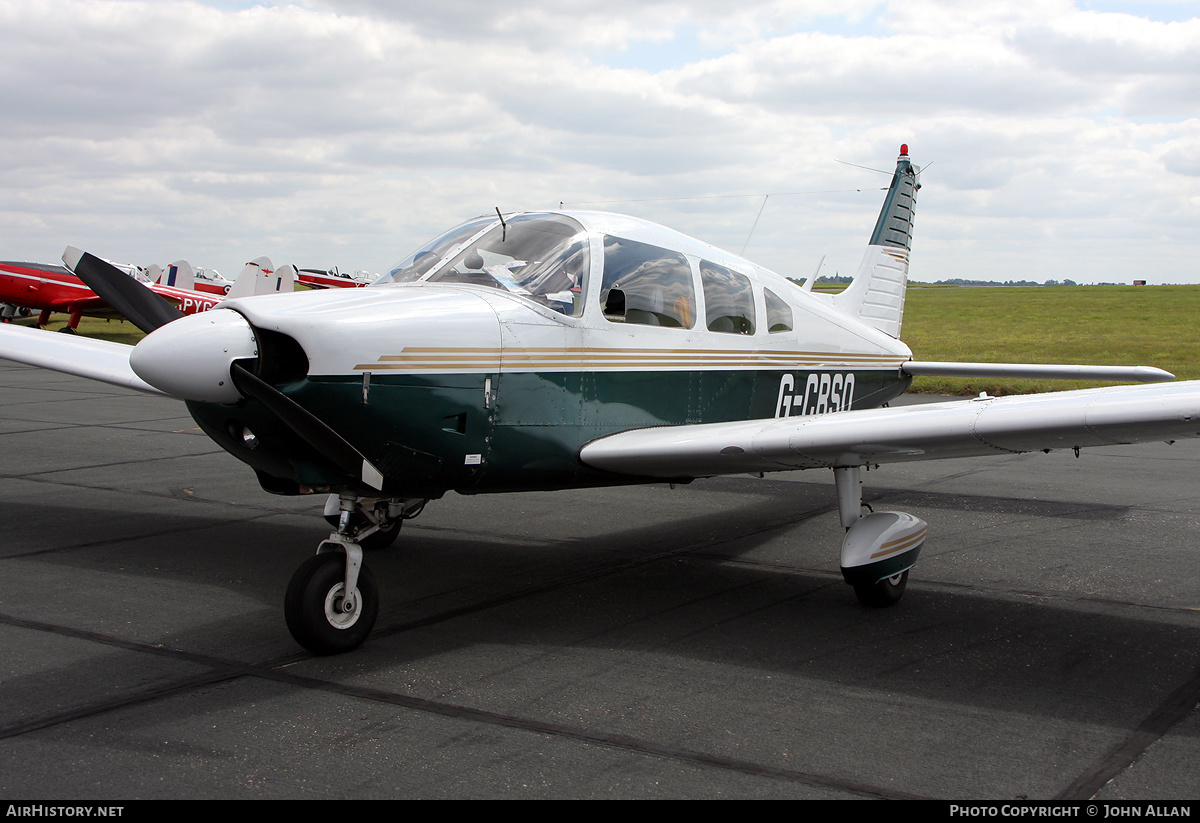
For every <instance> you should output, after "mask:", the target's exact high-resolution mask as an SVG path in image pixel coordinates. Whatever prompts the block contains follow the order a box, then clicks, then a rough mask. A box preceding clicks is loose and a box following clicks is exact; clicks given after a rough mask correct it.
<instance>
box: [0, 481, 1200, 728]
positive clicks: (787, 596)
mask: <svg viewBox="0 0 1200 823" xmlns="http://www.w3.org/2000/svg"><path fill="white" fill-rule="evenodd" d="M695 489H696V491H699V492H700V493H699V494H696V493H695V491H693V490H683V491H675V492H668V491H667V490H665V489H657V488H656V489H652V490H651V489H609V490H600V491H592V492H570V493H567V494H566V496H565V497H560V496H559V495H550V494H542V495H521V496H514V497H491V498H486V499H484V498H478V499H476V498H448V499H447V500H445V501H441V502H440V503H438V505H439V506H441V507H444V511H443V514H442V515H441V516H439V517H435V518H430V519H429V521H416V522H415V523H413V524H410V525H408V526H406V527H405V532H404V534H402V535H401V538H400V541H399V542H398V543H397V544H396V546H395V547H393V548H391V549H389V550H385V551H383V552H377V553H373V557H372V561H371V562H372V564H373V566H374V569H375V572H376V575H377V577H378V578H379V585H380V591H381V593H382V598H383V600H382V606H381V611H380V617H379V622H378V624H377V627H376V630H375V632H374V633H373V635H372V637H371V639H370V640H368V642H367V643H366V645H365V646H364V647H363V649H361V650H360V651H359V652H357V653H356V654H354V655H350V656H348V657H347V658H344V659H343V658H330V659H328V660H327V661H326V662H324V663H322V664H321V665H322V668H325V667H328V669H330V670H332V671H337V670H339V669H340V668H341V667H344V666H353V667H356V668H357V669H358V670H359V671H366V672H372V671H374V672H376V673H379V674H384V675H385V676H386V672H388V670H389V669H392V668H395V669H397V670H401V671H408V672H412V671H413V670H415V669H420V668H421V667H422V666H423V665H424V664H425V663H426V662H433V661H435V660H437V659H439V658H443V657H445V656H447V655H453V654H454V653H455V652H459V651H462V650H468V649H471V648H475V647H493V648H497V647H498V648H502V649H507V650H509V651H508V653H510V654H513V655H514V656H515V657H517V658H520V659H523V660H527V659H530V658H535V657H540V658H542V659H543V663H542V664H541V665H542V666H543V667H547V666H548V667H550V668H553V661H554V660H555V659H556V658H568V657H572V656H574V655H576V654H578V653H580V652H585V653H586V652H594V651H596V650H600V651H603V652H605V653H607V654H615V655H617V656H618V657H619V658H620V659H622V660H623V661H626V662H628V663H630V665H635V666H636V660H637V658H638V657H639V656H641V657H644V658H645V659H646V661H647V665H661V660H662V659H663V657H664V656H665V657H668V658H671V659H681V660H686V661H688V665H695V666H698V667H700V668H701V669H702V670H705V671H709V672H710V673H711V675H712V676H713V677H716V678H720V677H721V676H722V675H721V672H722V671H723V670H724V669H725V667H730V666H731V667H736V669H737V670H738V671H739V672H742V673H743V674H744V673H745V672H747V671H749V672H750V673H751V674H752V676H751V678H750V685H749V686H748V688H750V689H754V688H755V686H754V685H753V684H754V682H755V681H756V680H757V679H758V678H761V679H762V683H763V687H764V688H774V687H773V686H771V687H768V686H767V685H766V683H767V681H768V680H769V679H771V678H778V677H779V676H782V677H784V678H785V679H790V682H795V683H808V684H809V687H811V688H817V685H816V684H823V687H827V688H833V689H836V690H847V689H849V690H855V689H858V690H871V691H875V690H886V691H887V692H888V693H891V694H896V695H903V696H905V697H907V698H910V699H922V700H925V699H939V700H946V701H950V702H952V703H957V704H960V705H964V706H966V707H967V708H971V707H978V708H980V709H987V710H990V711H1006V712H1015V713H1020V714H1023V715H1033V716H1044V717H1046V718H1048V719H1059V720H1064V721H1080V720H1085V721H1086V722H1088V723H1091V724H1099V725H1109V724H1111V725H1113V726H1120V727H1125V726H1127V725H1128V723H1129V721H1130V713H1131V712H1133V713H1135V714H1136V713H1137V712H1138V711H1142V710H1141V709H1139V708H1137V707H1139V706H1145V705H1153V704H1155V703H1156V702H1157V701H1158V700H1159V699H1161V696H1162V695H1163V694H1164V693H1167V692H1170V691H1172V690H1173V689H1175V688H1176V687H1177V686H1178V685H1179V684H1180V683H1181V682H1184V681H1188V680H1190V679H1192V678H1194V677H1195V676H1196V672H1197V669H1198V667H1200V629H1198V628H1196V627H1194V626H1191V625H1188V623H1187V622H1186V621H1184V620H1180V619H1178V617H1177V614H1175V613H1172V612H1171V611H1170V610H1163V611H1155V610H1153V609H1144V610H1140V611H1139V609H1138V608H1136V607H1135V606H1132V605H1130V604H1128V603H1123V604H1113V603H1105V602H1104V600H1103V598H1096V599H1094V600H1093V599H1089V598H1086V597H1083V596H1079V595H1078V594H1075V593H1063V595H1062V596H1061V597H1056V596H1054V593H1050V596H1042V594H1043V593H1029V592H1023V591H1019V590H1005V589H1004V588H1003V587H1000V586H995V585H992V584H987V585H983V584H981V585H979V586H969V585H962V584H956V583H953V582H950V583H947V582H938V580H937V579H936V575H937V565H936V563H930V562H927V564H926V568H927V572H926V575H925V577H924V578H920V577H919V578H917V579H914V580H913V581H912V583H911V584H910V585H911V586H912V587H913V588H914V589H915V591H914V592H913V594H914V595H916V596H910V597H909V598H907V599H906V601H905V602H904V604H903V605H901V606H899V607H898V608H894V609H886V610H871V609H865V608H863V607H861V606H859V604H858V603H857V602H856V601H855V599H854V597H853V596H852V595H851V593H850V591H849V588H848V587H847V586H845V585H844V584H843V583H842V581H841V579H840V575H839V574H838V573H837V566H836V558H830V557H829V553H828V537H829V535H828V532H829V530H830V528H836V499H835V498H834V496H833V494H832V492H831V490H830V489H829V487H828V485H827V484H823V483H816V482H814V483H807V482H773V481H756V480H751V479H726V480H722V481H716V482H714V483H713V484H712V485H710V486H708V487H707V488H706V487H705V485H704V484H703V483H697V484H696V485H695ZM679 495H684V496H683V497H679ZM589 496H591V497H589ZM710 496H715V497H718V498H720V499H719V501H716V502H719V505H710V504H709V501H708V500H707V498H708V497H710ZM880 496H881V497H895V496H903V497H905V498H906V499H907V500H909V501H911V502H912V504H914V505H918V506H928V507H941V506H950V505H951V503H952V502H953V504H954V505H955V506H956V507H957V508H960V509H962V508H967V507H971V506H975V507H978V508H977V509H976V510H979V509H983V510H985V511H987V512H988V513H1000V514H1003V513H1006V512H1007V511H1008V510H1010V509H1019V512H1020V513H1021V514H1023V515H1027V516H1028V515H1030V514H1031V507H1032V514H1034V515H1035V516H1038V517H1072V516H1075V514H1074V513H1075V512H1077V511H1078V510H1079V504H1078V503H1071V502H1056V501H1045V500H1040V501H1012V500H1007V499H1003V498H996V499H990V500H989V499H987V498H979V497H975V498H969V497H966V498H965V497H964V496H962V495H947V494H939V493H929V492H924V491H910V490H903V489H893V490H891V491H888V492H886V493H881V495H880ZM597 497H598V498H599V500H598V501H597V500H596V499H595V498H597ZM647 498H649V499H647ZM585 499H589V500H592V502H593V503H594V504H595V505H593V507H592V508H591V509H589V510H588V512H587V513H586V514H584V515H580V516H579V517H578V518H577V519H576V520H575V521H573V522H575V527H574V528H573V529H566V530H560V531H555V530H554V528H553V525H554V524H555V523H557V524H559V525H561V524H562V522H565V518H567V515H566V514H565V512H567V511H569V510H571V509H572V507H574V506H576V505H578V504H579V503H580V501H583V500H585ZM661 500H675V501H677V505H678V507H679V509H680V510H679V511H672V510H671V509H669V508H667V509H663V508H659V509H658V512H659V514H658V515H657V516H656V517H654V518H645V517H642V516H640V514H641V513H640V512H635V513H634V515H633V516H628V517H616V516H611V515H609V514H606V512H607V511H611V506H612V505H615V503H614V501H616V502H623V503H625V504H626V505H627V506H628V507H629V508H632V509H636V508H637V507H638V506H644V507H649V508H655V507H657V506H661V505H662V503H661ZM550 502H553V506H555V507H557V508H555V509H553V510H551V511H550V513H549V514H548V515H547V516H546V517H545V519H544V520H542V521H540V522H539V521H538V520H537V518H536V517H534V518H530V517H526V516H523V514H522V511H517V512H516V513H515V518H516V521H517V522H521V523H525V524H526V526H525V527H524V533H523V534H520V535H517V534H513V533H512V532H513V531H514V530H515V529H516V527H515V526H514V525H513V524H512V523H509V522H508V521H505V525H504V527H503V528H501V529H498V530H497V532H500V531H503V532H505V533H493V534H491V535H488V534H486V530H481V525H482V524H483V523H485V522H486V521H488V520H489V519H492V520H493V521H494V520H495V519H496V516H497V514H496V513H497V510H498V509H510V511H509V512H508V516H513V512H512V511H511V509H512V508H514V507H515V508H517V509H523V510H530V511H532V510H538V511H541V512H542V513H543V514H544V515H545V514H546V509H545V508H544V507H545V506H547V505H550ZM185 505H186V504H181V507H183V506H185ZM431 505H432V504H431ZM33 508H35V509H37V511H34V512H32V513H31V516H33V517H35V518H38V519H43V518H44V519H45V520H47V521H53V520H54V519H55V518H59V519H60V522H61V521H62V520H65V519H67V518H74V522H91V518H92V516H93V514H94V515H96V516H99V515H100V514H101V513H100V512H95V513H92V512H89V511H88V510H86V509H84V510H80V509H78V508H72V507H68V506H56V505H52V504H38V505H35V506H34V507H33ZM456 511H458V512H460V513H461V516H459V515H456V514H454V512H456ZM110 514H111V512H110ZM1123 515H1124V507H1121V506H1092V507H1091V508H1089V511H1088V513H1087V518H1088V519H1090V520H1097V519H1100V520H1101V521H1110V522H1112V521H1119V520H1120V519H1121V518H1122V516H1123ZM138 517H139V518H141V520H140V521H139V523H138V530H139V531H140V532H142V533H143V534H145V535H149V537H137V536H134V535H131V536H129V537H128V539H125V538H117V539H113V540H111V541H105V540H103V539H101V538H102V537H103V536H102V535H93V538H94V544H93V545H92V546H90V547H83V548H64V549H63V550H61V551H52V552H42V553H36V554H24V555H23V556H18V557H13V556H11V555H10V556H9V558H8V559H7V561H6V562H13V561H16V562H20V563H22V564H23V568H25V569H26V570H27V571H26V573H29V574H32V575H34V578H33V579H34V580H35V582H36V580H37V577H38V575H39V572H38V571H37V569H38V568H42V569H43V570H47V569H50V568H52V567H57V568H58V569H60V570H61V569H72V570H76V571H85V572H88V573H89V574H94V575H100V576H103V575H105V574H107V575H109V576H110V577H113V576H117V577H118V579H117V581H116V582H115V583H111V584H108V588H107V589H104V585H106V584H102V583H101V584H98V589H97V590H96V591H94V592H89V593H88V594H86V595H83V596H82V598H83V600H84V601H86V602H88V603H98V602H101V601H104V600H108V599H110V598H112V599H118V600H119V599H121V598H123V597H125V596H127V591H140V592H153V591H154V590H155V588H156V587H161V586H162V585H163V584H164V583H166V582H170V583H171V584H173V585H172V586H171V590H172V592H173V594H171V595H164V596H163V597H160V598H157V599H156V598H155V597H153V596H150V597H146V598H144V602H143V603H142V604H141V605H137V606H134V607H132V608H131V611H130V612H129V613H128V614H127V615H126V616H127V617H128V618H129V620H128V621H127V623H126V624H125V625H113V624H114V622H115V621H112V620H109V621H108V622H107V625H108V628H106V627H105V625H104V624H101V625H92V626H87V627H86V628H87V629H89V630H93V631H96V632H98V633H100V634H102V635H105V634H111V635H112V636H115V637H132V638H134V639H137V640H139V641H140V642H146V643H154V644H161V645H162V646H165V647H167V648H172V649H179V650H181V651H183V652H197V653H201V654H212V655H216V656H220V657H223V658H225V659H228V660H241V661H243V662H262V661H264V660H266V661H270V660H271V659H275V658H279V657H286V656H288V655H292V654H294V653H295V652H296V649H295V646H294V645H293V643H292V641H291V640H290V638H289V637H288V635H287V633H286V631H285V630H284V629H283V628H282V626H281V625H280V624H279V621H278V620H277V603H278V601H279V597H280V593H281V591H282V590H283V588H284V587H285V585H286V582H287V577H288V575H289V573H290V570H291V568H292V566H293V565H294V562H295V559H296V557H297V556H303V554H304V553H305V552H307V551H309V548H308V547H309V546H311V544H312V543H313V541H314V534H315V532H316V531H319V530H316V529H314V528H312V527H311V526H307V527H306V526H301V525H297V524H299V523H302V522H304V521H302V520H301V519H300V518H298V517H295V516H293V515H290V514H285V515H283V517H282V520H280V521H274V520H273V519H272V518H270V517H267V518H264V519H261V520H248V521H247V520H241V521H236V520H231V519H230V518H229V516H228V515H227V514H214V515H212V516H207V515H202V514H193V513H191V512H190V511H189V512H181V513H180V514H178V515H176V514H153V513H151V514H139V515H138ZM166 535H172V536H170V537H169V538H167V537H164V536H166ZM234 535H236V539H234ZM165 539H169V540H170V549H169V550H167V551H164V548H163V541H164V540H165ZM933 543H934V541H931V544H933ZM1079 562H1080V563H1083V562H1084V561H1083V559H1082V558H1080V559H1079ZM85 579H86V578H85ZM218 590H224V591H227V592H228V594H229V596H230V597H231V598H234V599H240V600H244V601H247V602H249V603H251V604H257V608H251V609H249V610H248V611H241V612H239V613H231V614H222V613H221V609H220V608H217V607H214V608H213V609H212V610H211V611H205V610H204V609H203V608H202V607H200V608H198V607H197V606H196V605H195V604H189V603H186V602H185V603H183V604H181V608H182V611H183V612H184V613H185V614H190V615H192V616H191V618H187V617H185V618H183V619H178V618H177V617H176V615H177V613H178V611H179V608H177V607H176V606H175V604H173V603H172V602H171V600H172V598H173V597H177V596H179V595H178V592H184V593H185V594H184V595H183V597H184V598H185V599H186V598H187V597H188V595H187V594H186V592H189V591H191V592H195V593H196V594H195V595H194V597H196V598H206V597H210V596H211V594H212V592H213V591H218ZM48 596H49V597H50V598H51V600H50V602H48V603H46V604H44V605H43V606H42V607H40V608H39V609H38V611H37V619H38V620H41V621H46V622H50V623H52V622H54V620H53V611H54V608H55V606H54V598H78V597H80V595H79V594H78V593H77V592H73V591H71V590H69V589H58V590H55V589H54V588H53V587H51V588H50V589H49V591H48ZM218 599H219V598H218ZM75 608H76V611H75V613H74V614H73V617H72V620H71V625H73V626H76V627H78V625H79V621H80V620H81V615H82V614H83V613H82V612H80V611H78V608H79V607H78V605H77V604H76V606H75ZM3 611H7V612H10V614H12V613H15V614H18V615H20V614H23V613H24V610H22V609H3ZM156 612H157V613H158V615H159V617H161V618H164V620H163V622H164V623H170V624H171V625H170V629H169V631H165V632H162V633H158V632H156V630H155V628H154V623H155V620H156V617H155V614H156ZM109 616H110V617H111V615H109ZM37 637H38V635H31V636H30V637H29V638H28V639H27V641H26V642H28V643H30V644H33V645H37V644H38V643H39V641H38V639H37ZM46 653H47V654H48V653H49V651H47V652H46ZM122 660H126V662H127V659H126V656H125V655H124V654H117V653H114V654H113V655H112V656H109V655H105V654H100V655H93V656H88V657H87V658H86V659H74V660H72V661H71V662H70V663H65V664H63V665H62V666H53V665H51V666H49V667H46V668H43V669H41V670H39V671H38V672H37V673H36V674H30V675H25V676H18V677H13V678H9V679H6V680H5V681H4V682H3V683H0V704H7V705H9V706H10V707H16V706H26V707H28V709H29V711H30V712H31V713H32V714H34V715H42V714H46V713H48V712H52V711H61V710H62V709H63V706H62V705H47V704H46V699H45V698H44V695H45V694H46V693H47V686H48V684H50V683H62V682H64V679H67V680H69V681H73V682H77V683H92V682H108V681H111V680H112V679H113V672H112V668H111V667H113V666H117V665H126V663H122V662H118V661H122ZM653 661H659V662H653ZM435 665H441V664H440V663H438V664H435ZM151 668H153V667H151ZM1129 672H1136V673H1137V676H1136V677H1130V676H1128V675H1127V673H1129ZM1122 673H1126V674H1122ZM148 679H150V680H153V679H154V676H153V675H150V676H149V677H148ZM742 682H743V684H744V682H745V681H744V680H743V681H742ZM396 687H397V688H398V689H400V690H405V689H406V688H407V686H406V685H405V684H403V683H397V684H396ZM419 688H420V687H418V690H419ZM60 691H61V687H60ZM94 697H95V695H92V694H90V693H89V692H88V691H87V690H86V689H82V690H80V691H79V692H78V694H77V698H78V699H79V700H81V701H82V700H85V699H87V698H94ZM63 699H65V700H67V702H70V701H71V700H73V699H76V698H72V697H66V698H63ZM797 699H799V700H802V699H803V695H802V694H800V695H797ZM17 714H18V715H23V714H24V711H21V712H18V713H17ZM30 719H31V717H28V716H20V717H13V716H10V717H8V718H6V725H8V726H10V727H11V726H12V724H13V723H14V722H25V721H28V720H30ZM1177 732H1178V733H1183V734H1191V733H1195V728H1193V729H1192V731H1190V732H1189V731H1188V730H1187V729H1182V728H1181V729H1177Z"/></svg>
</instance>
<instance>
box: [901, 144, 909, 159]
mask: <svg viewBox="0 0 1200 823" xmlns="http://www.w3.org/2000/svg"><path fill="white" fill-rule="evenodd" d="M900 156H901V157H908V143H901V144H900Z"/></svg>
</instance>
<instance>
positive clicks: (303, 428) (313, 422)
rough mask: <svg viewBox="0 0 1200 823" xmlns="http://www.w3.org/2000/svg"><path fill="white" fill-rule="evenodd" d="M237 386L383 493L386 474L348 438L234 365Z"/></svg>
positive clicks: (350, 471)
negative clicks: (348, 440)
mask: <svg viewBox="0 0 1200 823" xmlns="http://www.w3.org/2000/svg"><path fill="white" fill-rule="evenodd" d="M229 374H230V376H231V377H232V378H233V385H234V386H236V387H237V390H238V391H239V392H241V393H242V394H243V395H244V396H246V397H252V398H254V399H255V400H257V401H258V402H260V403H262V404H263V405H264V406H266V407H267V408H268V409H270V410H271V411H272V412H273V413H274V414H275V416H276V417H278V418H279V419H280V420H282V421H283V422H284V423H285V424H286V425H287V426H288V427H289V428H290V429H291V430H292V431H294V432H295V433H296V434H297V435H299V436H300V439H302V440H303V441H304V442H305V443H308V444H309V445H310V446H312V447H313V448H314V449H316V450H317V451H318V452H319V453H320V454H321V455H322V456H324V457H325V458H326V459H327V460H329V461H330V462H331V463H333V464H334V465H335V466H337V467H338V468H339V469H341V470H342V471H344V472H346V474H348V475H350V476H351V477H359V478H361V479H362V482H364V483H366V484H367V485H368V486H370V487H371V488H373V489H376V490H382V489H383V474H382V473H381V472H380V471H379V469H377V468H375V467H374V466H373V465H371V461H369V460H367V458H365V457H363V455H362V452H360V451H359V450H358V449H356V448H354V446H352V445H351V444H350V443H349V442H347V441H346V439H345V438H344V437H342V436H341V435H340V434H338V433H337V432H335V431H334V430H333V429H331V428H330V427H329V426H327V425H326V424H325V423H324V422H323V421H322V420H321V419H320V418H318V417H317V416H316V415H314V414H313V413H312V412H310V411H309V410H308V409H306V408H304V407H303V406H301V405H300V404H299V403H297V402H296V401H295V400H293V399H292V398H290V397H288V396H287V395H286V394H284V393H283V392H281V391H280V390H279V389H277V388H275V387H274V386H272V385H271V384H270V383H267V382H266V381H264V380H262V379H260V378H259V377H258V376H257V375H255V374H254V373H253V372H251V371H250V370H249V369H247V368H246V367H245V366H243V365H242V364H241V363H238V362H236V361H235V362H234V363H233V364H232V365H231V366H230V368H229Z"/></svg>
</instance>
